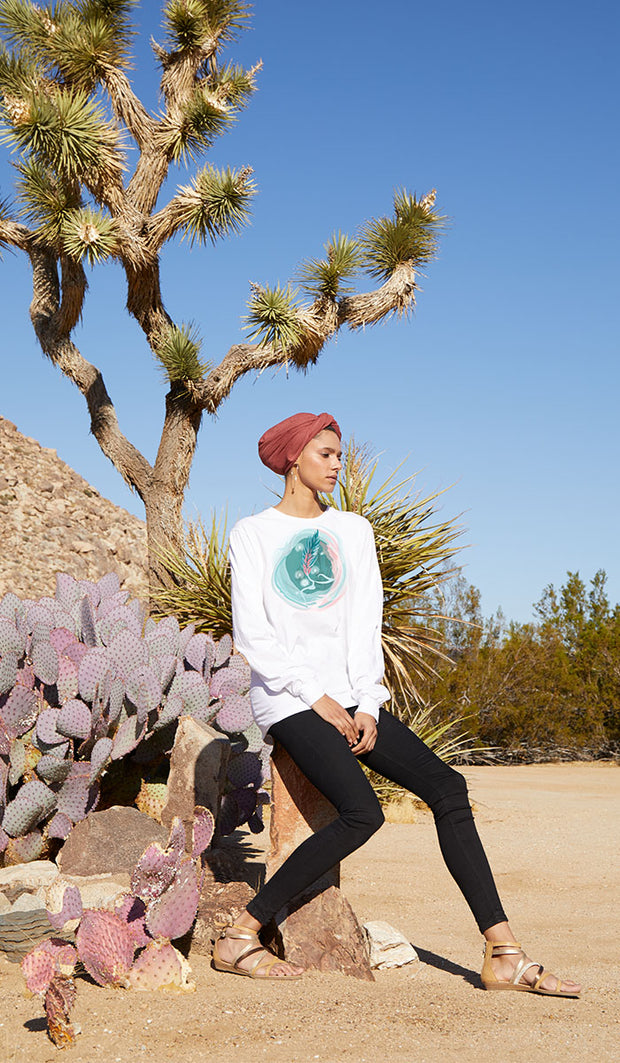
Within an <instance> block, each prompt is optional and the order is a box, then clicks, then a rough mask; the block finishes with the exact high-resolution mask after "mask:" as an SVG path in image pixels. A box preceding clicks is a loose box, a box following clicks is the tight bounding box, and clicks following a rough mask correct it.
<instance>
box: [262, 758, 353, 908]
mask: <svg viewBox="0 0 620 1063" xmlns="http://www.w3.org/2000/svg"><path fill="white" fill-rule="evenodd" d="M336 816H337V812H336V810H335V808H334V806H333V805H332V804H331V802H330V801H328V800H327V798H326V797H323V794H321V793H319V791H318V790H317V789H316V787H315V786H313V785H312V783H311V782H308V780H307V778H306V776H305V775H304V774H303V772H301V771H300V770H299V768H298V767H297V765H296V764H295V763H294V761H292V760H291V758H290V757H289V755H288V753H287V752H286V750H285V749H283V748H282V746H280V745H279V744H278V743H276V744H275V746H274V750H273V753H272V756H271V824H270V837H269V840H270V842H271V848H270V852H269V856H268V858H267V877H268V878H270V877H271V875H273V874H274V872H275V871H277V870H278V868H279V867H280V864H283V863H284V861H285V860H286V859H287V857H288V856H290V855H291V853H292V852H293V850H294V849H296V848H297V846H298V845H301V843H302V842H303V841H305V840H306V838H309V837H310V835H311V834H314V833H316V831H318V830H320V829H321V827H325V826H327V824H328V823H331V822H332V820H333V819H335V818H336ZM339 884H340V865H337V866H336V867H333V868H331V869H330V870H329V871H328V872H327V873H326V874H325V875H324V876H323V877H322V878H321V879H319V880H318V881H317V883H316V884H315V888H314V890H313V892H315V893H318V892H320V891H321V890H322V889H326V888H327V887H328V886H338V885H339Z"/></svg>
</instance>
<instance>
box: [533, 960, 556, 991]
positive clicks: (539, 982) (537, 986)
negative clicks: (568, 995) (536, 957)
mask: <svg viewBox="0 0 620 1063" xmlns="http://www.w3.org/2000/svg"><path fill="white" fill-rule="evenodd" d="M540 969H541V971H542V974H541V975H540V977H539V978H538V979H537V980H536V984H535V985H534V989H540V987H541V985H542V983H543V982H544V980H545V978H549V975H551V977H552V978H555V980H556V982H557V985H556V987H555V989H554V990H553V992H554V993H562V992H563V990H562V979H561V978H558V976H557V974H551V971H545V970H544V969H543V966H542V964H541V965H540Z"/></svg>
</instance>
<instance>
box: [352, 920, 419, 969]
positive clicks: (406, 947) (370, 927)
mask: <svg viewBox="0 0 620 1063" xmlns="http://www.w3.org/2000/svg"><path fill="white" fill-rule="evenodd" d="M364 930H365V931H366V937H367V939H368V945H369V948H370V966H371V967H372V969H373V970H376V971H383V970H387V969H388V968H389V967H404V966H405V964H407V963H414V962H415V961H416V960H418V959H419V957H418V954H417V952H416V950H415V949H414V947H413V945H412V944H411V942H410V941H408V940H407V938H406V937H405V936H404V934H401V932H400V930H396V929H395V928H394V927H393V926H390V924H389V923H384V922H383V921H382V920H381V919H377V920H373V921H372V922H369V923H364Z"/></svg>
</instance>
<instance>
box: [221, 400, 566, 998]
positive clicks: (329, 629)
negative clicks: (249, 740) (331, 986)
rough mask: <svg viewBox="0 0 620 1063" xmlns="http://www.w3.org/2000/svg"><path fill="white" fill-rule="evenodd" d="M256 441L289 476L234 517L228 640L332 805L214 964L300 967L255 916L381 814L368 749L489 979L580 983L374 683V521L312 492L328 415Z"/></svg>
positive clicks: (438, 765) (377, 622) (284, 898)
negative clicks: (562, 972) (498, 875)
mask: <svg viewBox="0 0 620 1063" xmlns="http://www.w3.org/2000/svg"><path fill="white" fill-rule="evenodd" d="M259 455H260V457H261V460H262V461H263V463H264V464H265V465H267V467H268V468H270V469H272V470H273V471H275V472H277V473H280V474H282V475H284V476H285V477H286V482H285V490H284V495H283V497H282V499H281V501H280V502H279V503H278V505H276V506H273V507H270V508H269V509H267V510H265V511H264V512H262V513H258V514H257V515H256V516H251V517H246V518H244V519H243V520H241V521H239V522H238V523H237V524H236V525H235V527H234V528H233V530H232V532H231V536H230V563H231V572H232V595H233V627H234V638H235V644H236V648H237V650H239V652H240V653H242V654H243V655H244V656H245V657H246V658H247V660H248V662H249V664H250V667H251V669H252V681H251V688H250V696H251V702H252V710H253V712H254V716H255V719H256V722H257V723H258V725H259V727H260V728H261V730H262V732H263V735H265V736H267V737H268V738H271V739H272V740H276V741H278V742H280V743H281V745H282V746H283V747H284V748H285V749H286V750H287V752H288V753H289V755H290V756H291V757H292V759H293V760H294V761H295V763H296V764H297V765H298V767H299V768H300V769H301V771H302V772H303V773H304V774H305V775H306V776H307V778H308V779H309V780H310V781H311V782H312V783H313V784H314V786H316V787H317V789H318V790H320V792H321V793H323V794H324V795H325V797H327V798H328V800H329V801H331V803H332V804H333V805H334V807H335V808H336V810H337V812H338V818H337V819H335V820H334V821H333V822H332V823H330V824H329V825H328V826H326V827H324V828H323V829H321V830H320V831H318V832H317V833H316V834H314V835H312V836H311V837H310V838H308V839H306V841H304V842H303V843H302V845H300V846H299V848H298V849H297V850H295V852H294V853H292V854H291V856H289V858H288V859H287V860H286V861H285V862H284V864H282V866H281V867H280V868H279V869H278V870H277V871H276V873H275V874H274V875H273V876H272V877H271V878H270V879H269V881H268V882H267V883H266V884H265V885H264V886H263V888H262V889H261V890H260V891H259V892H258V893H257V894H256V896H255V897H254V898H253V900H252V901H251V902H250V904H249V905H248V907H247V909H246V910H245V911H244V912H243V914H242V915H241V916H240V917H239V918H238V920H237V922H236V923H235V924H234V925H233V926H229V927H226V928H225V929H224V931H223V932H222V935H221V936H220V938H218V940H217V942H216V944H215V948H214V951H213V964H214V966H215V967H216V968H217V969H218V970H222V971H230V972H232V973H235V974H241V975H246V976H249V977H252V978H270V979H274V978H298V977H300V975H301V974H302V973H303V972H302V968H300V967H297V966H295V965H293V964H290V963H286V962H284V961H282V960H279V959H278V958H277V957H275V956H273V955H272V954H271V953H269V952H268V951H267V950H266V949H264V948H263V947H262V946H261V944H260V941H259V940H258V936H257V935H258V931H259V930H260V928H261V926H263V925H264V924H265V923H267V922H269V920H270V919H271V918H272V917H273V916H274V915H275V914H276V913H277V912H278V911H279V910H280V909H281V908H282V907H283V906H284V905H285V904H286V903H287V902H288V901H290V900H292V899H293V897H295V896H297V895H298V894H300V893H302V892H303V891H304V890H305V889H306V888H307V887H308V886H310V885H311V884H312V883H313V882H314V881H316V880H317V879H318V878H319V877H320V876H321V875H322V874H323V873H324V872H325V871H327V870H328V869H329V868H331V867H333V866H334V865H335V864H337V863H338V862H339V861H340V860H342V859H343V858H344V857H345V856H347V855H348V854H349V853H351V852H353V851H354V850H355V849H357V848H358V847H359V846H360V845H362V844H363V843H364V842H365V841H366V840H367V839H368V838H369V837H370V835H371V834H373V833H374V831H376V830H377V829H378V828H379V827H380V826H381V824H382V822H383V814H382V812H381V808H380V806H379V802H378V801H377V798H376V796H375V794H374V791H373V790H372V787H371V786H370V783H369V782H368V780H367V778H366V776H365V774H364V772H363V771H362V768H361V766H360V764H359V761H362V763H363V764H366V765H367V766H368V767H369V768H372V769H373V770H374V771H377V772H380V773H381V774H382V775H385V776H386V777H387V778H389V779H392V780H393V781H394V782H396V783H398V785H400V786H403V787H405V788H406V789H408V790H410V791H411V792H412V793H414V794H416V795H418V796H419V797H421V798H422V799H423V800H424V801H426V803H427V804H428V805H429V807H430V808H431V810H432V812H433V815H434V817H435V823H436V827H437V832H438V836H439V844H440V847H441V851H442V854H443V857H444V859H445V862H446V864H447V866H448V869H449V870H450V872H451V874H452V875H453V877H454V879H455V880H456V882H457V884H458V886H459V887H460V889H461V891H462V892H463V894H464V896H465V899H466V901H467V902H468V904H469V906H470V908H471V910H472V913H473V915H474V918H475V919H476V922H477V924H478V927H479V929H480V931H481V932H482V933H483V935H484V937H485V939H486V949H485V959H484V966H483V969H482V975H481V977H482V983H483V985H484V988H485V989H509V990H517V991H520V992H536V993H544V994H550V995H553V996H568V997H575V996H578V995H579V992H580V988H581V987H580V986H579V985H577V984H576V983H574V982H569V981H560V980H559V979H558V978H556V977H555V976H554V975H551V974H548V973H547V972H546V971H544V970H543V968H542V967H541V966H540V965H539V964H537V963H534V962H533V961H531V960H529V959H528V957H527V956H526V955H525V953H524V952H523V951H522V950H521V946H520V945H519V944H518V943H517V942H516V940H515V938H514V935H513V933H512V931H511V930H510V927H509V925H508V922H507V920H506V915H505V913H504V910H503V908H502V905H501V902H500V899H499V897H498V894H497V890H496V888H495V883H494V881H493V877H492V875H491V871H490V868H489V865H488V862H487V859H486V856H485V853H484V850H483V848H482V844H481V842H480V839H479V837H478V833H477V830H476V827H475V825H474V821H473V817H472V813H471V809H470V805H469V800H468V797H467V787H466V783H465V780H464V778H463V776H462V775H460V774H459V773H458V772H456V771H454V769H452V768H450V767H448V765H446V764H444V763H443V761H441V760H440V759H439V758H438V757H437V756H435V754H434V753H432V752H431V751H430V750H429V749H428V748H427V747H426V746H425V745H424V743H423V742H422V741H420V739H419V738H417V737H416V735H415V734H414V733H413V732H412V731H410V730H409V728H407V727H406V726H405V725H404V724H403V723H401V722H400V721H399V720H397V719H396V718H395V717H394V716H392V715H391V714H390V713H389V712H387V711H386V710H385V709H384V708H383V707H382V705H383V702H385V701H387V699H388V697H389V694H388V691H387V690H386V688H385V687H384V686H382V684H381V680H382V676H383V657H382V652H381V611H382V598H383V596H382V587H381V578H380V574H379V566H378V563H377V557H376V552H375V545H374V538H373V533H372V528H371V526H370V524H369V523H368V521H367V520H365V519H364V518H363V517H361V516H359V515H358V514H355V513H346V512H345V513H343V512H340V511H339V510H336V509H333V508H331V507H325V506H323V505H322V504H321V502H320V501H319V497H320V496H321V495H325V494H331V492H332V491H333V490H334V487H335V485H336V481H337V478H338V473H339V471H340V468H341V446H340V429H339V427H338V425H337V423H336V421H335V420H334V418H333V417H331V415H330V414H327V413H321V414H318V415H314V414H309V413H299V414H295V415H294V416H293V417H289V418H287V419H286V420H285V421H282V422H280V423H279V424H277V425H274V427H273V428H270V429H269V430H268V431H267V432H265V434H264V435H263V436H262V438H261V440H260V442H259Z"/></svg>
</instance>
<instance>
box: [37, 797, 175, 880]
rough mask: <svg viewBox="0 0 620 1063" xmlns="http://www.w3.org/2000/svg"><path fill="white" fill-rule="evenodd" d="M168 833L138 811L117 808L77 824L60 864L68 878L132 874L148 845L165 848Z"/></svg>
mask: <svg viewBox="0 0 620 1063" xmlns="http://www.w3.org/2000/svg"><path fill="white" fill-rule="evenodd" d="M168 833H169V832H168V830H167V829H166V827H162V825H161V824H160V823H156V822H155V820H154V819H151V818H150V816H145V815H144V814H143V813H142V812H138V809H137V808H126V807H125V806H123V805H113V806H112V808H106V809H105V810H104V811H103V812H91V813H89V815H88V816H87V817H86V819H84V820H82V822H81V823H76V825H75V827H74V828H73V830H72V831H71V834H70V835H69V837H68V838H67V840H66V842H65V844H64V845H63V847H62V849H61V850H60V853H59V856H58V864H59V867H60V870H61V872H62V874H63V875H64V876H66V875H85V876H87V877H91V876H93V875H105V874H110V873H111V874H116V872H118V871H124V872H126V873H127V874H131V872H132V871H133V869H134V867H135V865H136V862H137V860H138V859H139V857H140V856H142V853H143V852H144V850H145V849H146V847H147V845H150V844H151V842H159V843H160V844H161V845H165V844H166V842H167V841H168Z"/></svg>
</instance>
